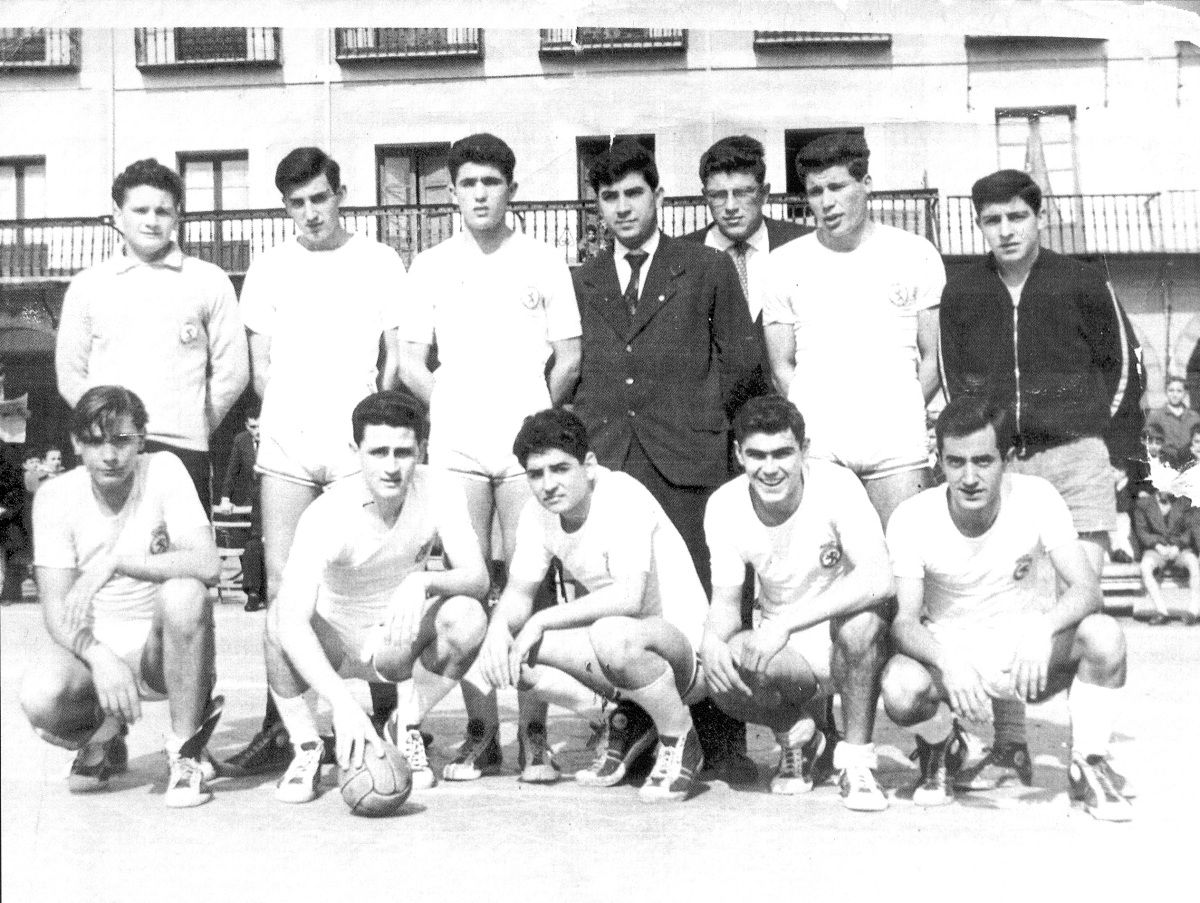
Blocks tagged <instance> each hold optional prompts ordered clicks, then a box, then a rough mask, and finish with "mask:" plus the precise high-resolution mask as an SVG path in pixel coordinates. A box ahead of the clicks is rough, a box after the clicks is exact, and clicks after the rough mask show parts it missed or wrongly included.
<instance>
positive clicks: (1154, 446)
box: [1143, 436, 1163, 458]
mask: <svg viewBox="0 0 1200 903" xmlns="http://www.w3.org/2000/svg"><path fill="white" fill-rule="evenodd" d="M1143 441H1144V442H1145V443H1146V454H1147V455H1149V456H1150V457H1151V458H1157V457H1158V456H1159V455H1160V454H1162V447H1163V438H1162V436H1146V437H1145V439H1144V440H1143Z"/></svg>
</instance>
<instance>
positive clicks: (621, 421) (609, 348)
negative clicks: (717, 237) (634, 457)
mask: <svg viewBox="0 0 1200 903" xmlns="http://www.w3.org/2000/svg"><path fill="white" fill-rule="evenodd" d="M573 278H574V282H575V297H576V299H577V300H578V303H579V314H580V319H581V322H582V326H583V360H582V365H581V372H580V379H579V385H578V388H577V390H576V393H575V398H574V401H575V413H576V414H578V415H579V416H580V417H581V418H582V420H583V422H584V423H585V424H586V426H587V428H588V436H589V437H590V439H591V442H592V448H593V450H594V451H595V452H596V457H597V458H598V459H599V460H600V463H601V464H604V465H605V466H607V467H612V468H614V469H617V470H619V469H621V467H622V465H623V463H624V461H625V459H626V456H627V454H628V451H629V448H630V444H631V442H632V441H633V438H634V437H635V436H636V437H637V440H638V441H639V442H640V443H641V445H642V447H643V448H644V449H645V450H646V453H647V455H648V456H649V458H650V460H651V461H652V462H653V464H654V466H655V467H656V468H657V469H658V470H659V472H661V473H662V475H663V476H664V477H666V478H667V480H669V481H670V482H671V483H674V484H675V485H677V486H718V485H720V484H721V483H723V482H724V481H725V480H726V478H727V476H728V472H727V469H726V443H727V433H728V430H729V419H728V415H729V414H730V413H732V408H731V407H730V406H731V405H732V404H733V403H734V390H735V388H736V386H737V385H738V384H739V383H740V382H742V381H743V380H745V379H747V377H748V376H749V375H750V374H751V373H752V371H753V370H754V368H755V366H756V365H757V364H758V362H759V361H760V360H761V358H762V347H761V340H760V337H759V332H758V330H756V329H755V328H754V323H753V321H751V319H750V312H749V308H748V307H747V306H746V299H745V296H744V295H743V294H742V286H741V283H740V282H739V281H738V276H737V269H736V268H735V267H734V265H733V261H732V260H731V259H730V258H729V255H728V254H724V253H722V252H720V251H716V250H714V249H712V248H706V247H703V246H702V245H698V244H696V243H695V242H689V241H683V240H681V239H678V238H669V237H667V236H666V235H662V236H660V238H659V244H658V249H657V251H655V254H654V259H653V260H652V261H651V262H650V268H649V270H648V271H647V272H646V274H645V277H644V281H643V286H642V293H641V300H640V301H639V302H638V306H637V312H636V314H635V316H633V317H632V318H631V317H630V316H629V311H628V310H627V309H626V306H625V302H624V301H623V300H622V296H621V287H620V283H619V281H618V279H617V269H616V266H615V264H614V263H613V253H612V251H606V252H605V253H603V254H601V255H599V256H598V257H594V258H592V259H591V260H589V261H588V262H587V263H585V264H584V265H583V266H581V267H579V268H578V269H576V270H575V273H574V275H573Z"/></svg>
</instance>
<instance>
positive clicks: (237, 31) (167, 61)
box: [134, 28, 280, 69]
mask: <svg viewBox="0 0 1200 903" xmlns="http://www.w3.org/2000/svg"><path fill="white" fill-rule="evenodd" d="M134 45H135V48H136V51H137V65H138V67H139V68H142V69H153V68H156V67H170V66H195V65H226V64H250V65H267V66H278V65H279V60H280V54H279V29H278V28H138V29H136V30H135V31H134Z"/></svg>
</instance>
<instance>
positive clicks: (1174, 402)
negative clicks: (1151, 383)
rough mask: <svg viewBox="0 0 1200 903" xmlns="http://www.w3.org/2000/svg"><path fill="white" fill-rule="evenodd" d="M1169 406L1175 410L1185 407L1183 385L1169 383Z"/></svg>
mask: <svg viewBox="0 0 1200 903" xmlns="http://www.w3.org/2000/svg"><path fill="white" fill-rule="evenodd" d="M1167 404H1169V405H1170V406H1171V407H1173V408H1178V407H1181V406H1182V405H1183V383H1181V382H1169V383H1167Z"/></svg>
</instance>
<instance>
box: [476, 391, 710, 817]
mask: <svg viewBox="0 0 1200 903" xmlns="http://www.w3.org/2000/svg"><path fill="white" fill-rule="evenodd" d="M513 453H514V454H515V455H516V456H517V459H518V460H519V461H520V462H521V463H522V465H523V466H524V467H525V472H526V475H527V477H528V480H529V486H530V488H531V489H532V490H533V495H534V498H535V499H536V503H534V502H530V503H529V504H527V505H526V506H525V510H524V511H522V513H521V522H520V526H519V527H518V530H517V550H516V554H515V555H514V556H513V562H512V570H511V573H510V574H509V580H508V586H507V587H506V588H505V590H504V593H503V595H502V596H501V597H500V602H499V604H498V606H497V608H496V612H495V614H494V615H493V617H492V622H491V625H490V626H489V627H488V634H487V639H486V640H485V641H484V646H483V649H482V650H481V652H480V662H481V663H482V666H483V671H484V673H485V674H486V675H487V679H488V680H489V681H490V682H491V683H492V685H493V686H496V687H503V686H510V685H515V686H518V687H520V686H524V687H526V688H527V689H531V690H532V692H533V693H534V694H535V695H536V694H537V693H538V692H539V685H540V684H541V683H542V682H543V681H544V680H546V679H547V677H548V676H549V675H551V674H553V673H554V672H565V673H566V674H569V675H570V676H571V677H573V678H575V679H576V680H579V681H581V682H582V683H584V684H586V685H587V686H589V687H591V688H592V689H594V690H595V691H596V692H598V693H600V694H601V695H603V696H604V697H606V698H608V699H613V700H625V699H627V700H632V701H633V702H635V703H637V705H638V706H639V707H640V710H639V709H633V710H632V712H633V713H634V715H635V717H634V718H627V716H626V715H625V714H623V713H622V711H621V710H620V709H616V710H614V711H613V712H611V713H610V714H609V717H608V722H607V725H606V730H605V735H604V739H603V741H602V742H601V744H600V747H599V752H598V756H597V759H596V762H595V764H594V765H593V766H592V768H591V770H589V771H581V772H579V773H577V774H576V775H575V780H576V781H578V782H580V783H583V784H588V785H591V786H600V787H611V786H613V785H615V784H618V783H620V781H621V780H622V779H623V778H624V776H625V772H626V769H627V768H628V766H629V765H630V764H631V763H632V762H633V760H634V759H636V758H637V757H638V755H640V753H641V752H642V751H643V750H645V749H647V748H648V747H649V745H650V744H651V743H653V742H654V736H655V732H657V735H658V749H657V760H656V762H655V765H654V768H653V770H652V771H651V772H650V776H649V778H648V779H647V780H646V783H645V785H643V787H642V788H641V791H640V794H639V795H640V796H641V798H642V799H643V800H644V801H646V802H655V801H660V800H683V799H686V798H687V796H688V793H689V792H690V791H691V789H692V786H693V783H694V780H695V775H696V773H697V772H698V771H699V770H700V768H701V766H702V765H703V753H702V752H701V749H700V739H699V737H698V736H697V735H696V731H695V728H694V727H693V725H692V718H691V715H690V714H689V712H688V709H687V705H686V704H687V703H690V702H694V701H696V700H697V699H699V698H701V697H702V696H703V695H704V679H703V674H702V673H701V672H700V670H699V667H700V665H699V660H698V658H697V655H696V650H697V649H698V648H699V642H700V636H701V633H702V632H703V629H704V617H705V611H706V608H707V606H706V604H705V599H704V590H703V588H702V587H701V586H700V581H699V579H698V578H697V577H696V571H695V568H693V567H692V563H691V560H690V556H689V554H688V550H687V547H686V546H685V545H684V543H683V539H682V538H681V537H680V535H679V532H678V531H677V530H676V529H675V528H674V527H673V526H672V525H671V522H670V521H669V520H668V519H667V516H666V514H665V513H664V512H663V510H662V507H661V506H660V505H659V504H658V503H657V502H656V501H655V500H654V498H653V497H652V496H651V495H650V493H649V492H648V491H647V490H646V488H645V487H644V486H642V485H641V484H640V483H639V482H637V481H636V480H634V479H633V478H632V477H629V476H627V475H626V474H622V473H615V472H613V471H610V470H608V469H607V468H605V467H601V466H600V465H599V464H597V463H596V456H595V455H594V454H593V453H592V451H591V450H590V448H589V444H588V438H587V431H586V430H585V428H584V426H583V423H582V422H581V421H580V420H579V418H578V417H576V416H575V415H574V414H571V413H570V412H567V411H564V410H549V411H541V412H539V413H538V414H535V415H533V416H532V417H529V418H528V419H527V420H526V421H525V424H524V426H522V427H521V431H520V433H518V434H517V438H516V440H515V441H514V443H513ZM556 557H557V558H558V559H559V560H561V561H562V565H563V570H564V572H565V573H566V575H568V577H569V578H570V579H573V580H575V581H577V582H578V583H579V584H581V585H582V586H583V588H584V590H585V591H586V595H584V596H582V597H580V598H578V599H576V600H575V601H573V602H570V603H568V604H565V605H554V606H550V607H549V608H543V609H542V610H540V611H536V612H534V611H533V600H534V594H535V593H536V591H537V588H538V586H539V585H540V584H541V582H542V580H543V578H544V577H545V575H546V571H547V569H548V568H549V567H550V563H551V561H552V560H553V559H554V558H556ZM641 710H644V711H645V712H646V713H648V714H649V718H646V715H644V714H642V711H641Z"/></svg>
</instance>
